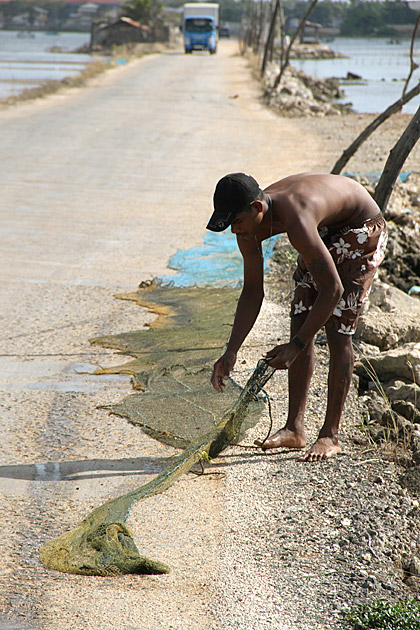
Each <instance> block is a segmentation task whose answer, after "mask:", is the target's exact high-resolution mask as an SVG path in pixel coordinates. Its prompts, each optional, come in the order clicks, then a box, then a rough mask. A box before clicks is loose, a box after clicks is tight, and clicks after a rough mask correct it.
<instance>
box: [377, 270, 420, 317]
mask: <svg viewBox="0 0 420 630" xmlns="http://www.w3.org/2000/svg"><path fill="white" fill-rule="evenodd" d="M372 306H376V307H378V308H379V309H380V310H381V311H382V312H386V313H401V312H407V313H411V314H418V315H420V300H418V299H417V298H414V297H410V296H409V295H408V294H407V293H405V292H404V291H401V289H398V288H397V287H395V286H393V285H391V284H388V283H387V282H383V281H382V280H380V279H379V278H376V280H375V282H374V283H373V285H372V290H371V292H370V294H369V300H368V305H367V308H366V312H367V311H368V310H369V309H370V308H371V307H372Z"/></svg>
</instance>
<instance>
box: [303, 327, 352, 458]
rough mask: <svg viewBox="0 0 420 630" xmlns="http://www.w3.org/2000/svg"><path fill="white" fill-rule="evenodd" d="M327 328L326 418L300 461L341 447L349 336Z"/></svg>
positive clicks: (328, 454) (349, 364)
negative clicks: (328, 360)
mask: <svg viewBox="0 0 420 630" xmlns="http://www.w3.org/2000/svg"><path fill="white" fill-rule="evenodd" d="M326 332H327V339H328V346H329V349H330V366H329V373H328V402H327V411H326V415H325V422H324V424H323V426H322V428H321V430H320V432H319V435H318V439H317V440H316V442H315V444H314V445H313V446H312V447H311V448H310V449H309V451H308V452H307V453H305V455H304V456H303V457H302V458H301V461H308V462H315V461H319V460H322V459H327V458H328V457H331V456H332V455H335V454H336V453H339V452H340V451H341V446H340V443H339V441H338V429H339V425H340V420H341V414H342V413H343V408H344V403H345V401H346V398H347V394H348V392H349V389H350V384H351V377H352V373H353V366H354V354H353V345H352V336H351V335H343V334H340V333H338V332H336V331H335V330H332V328H331V327H329V326H328V325H327V326H326Z"/></svg>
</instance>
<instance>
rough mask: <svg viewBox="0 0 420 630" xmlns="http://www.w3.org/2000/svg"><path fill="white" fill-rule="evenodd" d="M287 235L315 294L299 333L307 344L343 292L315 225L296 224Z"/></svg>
mask: <svg viewBox="0 0 420 630" xmlns="http://www.w3.org/2000/svg"><path fill="white" fill-rule="evenodd" d="M287 234H288V237H289V240H290V242H291V244H292V245H293V247H294V248H295V249H297V251H298V252H299V253H300V254H301V255H302V257H303V260H304V261H305V264H306V267H307V269H308V271H309V272H310V273H311V276H312V278H313V280H314V282H315V285H316V288H317V293H318V295H317V298H316V300H315V302H314V304H313V306H312V309H311V311H310V312H309V314H308V316H307V318H306V320H305V322H304V324H302V326H301V328H300V330H299V337H300V339H302V341H303V342H304V343H308V342H309V341H310V340H311V339H312V337H314V335H315V334H316V333H317V332H318V331H319V330H320V329H321V328H322V326H323V325H324V324H325V322H326V321H327V320H328V319H329V317H330V316H331V315H332V313H333V311H334V309H335V307H336V306H337V304H338V302H339V300H340V298H341V296H342V294H343V291H344V288H343V285H342V283H341V280H340V276H339V275H338V271H337V267H336V266H335V263H334V261H333V259H332V256H331V254H330V252H329V251H328V249H327V247H326V246H325V244H324V243H323V241H322V240H321V238H320V236H319V234H318V230H317V226H316V225H315V224H313V225H311V224H308V222H307V221H305V223H303V222H296V223H294V224H293V225H292V226H291V227H290V228H289V230H288V232H287Z"/></svg>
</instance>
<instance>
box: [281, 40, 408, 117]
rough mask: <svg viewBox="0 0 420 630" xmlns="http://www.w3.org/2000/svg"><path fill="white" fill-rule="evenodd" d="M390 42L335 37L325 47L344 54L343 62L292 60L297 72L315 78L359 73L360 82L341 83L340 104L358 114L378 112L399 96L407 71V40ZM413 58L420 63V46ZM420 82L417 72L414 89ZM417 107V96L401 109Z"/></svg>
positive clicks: (339, 60) (341, 77) (406, 109)
mask: <svg viewBox="0 0 420 630" xmlns="http://www.w3.org/2000/svg"><path fill="white" fill-rule="evenodd" d="M389 42H390V40H389V39H382V38H372V39H357V38H354V39H353V38H349V37H336V38H335V39H334V40H333V41H329V42H328V45H329V46H330V47H331V48H332V49H333V50H334V51H336V52H340V53H342V54H343V55H346V58H343V59H305V60H296V59H294V60H293V61H292V64H293V65H294V66H295V68H297V69H298V70H302V71H303V72H306V74H310V75H312V76H314V77H317V78H327V77H338V78H340V79H344V78H345V77H346V76H347V72H352V73H355V74H358V75H359V76H361V77H362V79H363V81H359V82H352V83H351V84H350V83H347V82H343V83H342V88H343V89H344V91H345V97H344V99H342V100H343V102H345V103H347V102H349V101H350V102H351V103H352V104H353V108H354V109H355V111H357V112H361V113H376V112H381V111H383V110H384V109H386V107H388V105H391V103H393V102H394V101H396V100H397V99H398V98H399V97H400V96H401V93H402V90H403V86H404V81H405V79H406V77H407V76H408V73H409V70H410V41H409V40H400V42H399V43H397V44H396V43H394V44H391V43H389ZM414 59H415V60H416V62H417V63H419V64H420V44H419V43H417V44H416V47H415V51H414ZM418 81H420V69H417V70H416V71H415V73H414V74H413V77H412V79H411V81H410V85H409V89H410V87H414V86H415V85H416V83H417V82H418ZM419 105H420V96H417V97H416V98H414V99H413V100H412V101H411V102H410V103H408V104H407V105H405V106H404V109H403V111H404V112H406V113H414V112H415V111H416V110H417V108H418V107H419Z"/></svg>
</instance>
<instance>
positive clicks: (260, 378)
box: [41, 286, 274, 575]
mask: <svg viewBox="0 0 420 630" xmlns="http://www.w3.org/2000/svg"><path fill="white" fill-rule="evenodd" d="M122 297H123V298H124V299H135V301H136V302H138V303H139V304H142V305H145V304H147V305H148V307H149V308H150V309H151V310H153V311H154V312H158V313H159V314H160V315H164V317H159V318H158V319H157V320H156V321H155V322H154V323H153V324H152V326H151V327H150V330H141V331H136V332H133V333H127V334H121V335H116V336H114V337H107V338H101V339H96V340H94V342H95V343H97V344H100V345H106V346H109V347H112V348H115V349H118V350H119V351H120V352H122V353H124V354H129V355H131V356H133V357H134V360H133V361H130V362H129V363H128V364H124V365H122V366H116V367H114V368H107V369H106V370H102V369H101V370H99V371H100V372H101V373H104V372H111V371H112V372H130V373H132V374H133V375H134V385H135V387H136V388H137V389H140V390H141V392H136V393H135V394H132V395H130V396H127V397H126V398H124V399H123V400H122V401H121V402H120V403H118V404H117V405H114V406H112V407H111V408H110V409H111V411H112V412H113V413H115V414H118V415H120V416H124V417H127V418H128V419H129V421H130V422H132V423H133V424H135V425H138V426H140V427H141V428H142V430H143V431H145V432H146V433H148V434H149V435H152V436H153V437H155V438H157V439H159V440H161V441H163V442H166V443H169V444H172V445H173V446H175V447H178V448H182V449H183V451H182V452H181V453H180V454H179V455H178V456H176V457H175V458H172V459H171V461H170V463H169V464H168V466H167V467H166V468H165V469H164V470H163V471H162V472H161V473H160V474H159V475H157V476H156V477H154V478H153V479H152V480H151V481H150V482H149V483H147V484H145V485H143V486H141V487H140V488H138V489H136V490H133V491H131V492H129V493H127V494H125V495H123V496H120V497H117V498H114V499H111V500H110V501H108V502H106V503H104V504H103V505H100V506H99V507H97V508H95V509H94V510H93V511H92V512H91V513H90V514H89V515H88V516H87V517H86V518H85V519H84V520H83V521H82V522H81V523H80V524H79V525H78V526H77V527H76V528H75V529H73V530H71V531H70V532H67V533H65V534H62V535H61V536H59V537H58V538H56V539H54V540H52V541H49V542H47V543H46V544H45V545H44V546H43V547H42V548H41V561H42V562H43V564H44V565H46V566H47V567H50V568H52V569H57V570H59V571H65V572H70V573H79V574H88V575H116V574H123V573H166V572H168V571H169V567H168V566H167V565H165V564H164V563H162V562H159V561H155V560H151V559H149V558H147V557H145V556H141V555H140V554H139V552H138V549H137V546H136V544H135V542H134V539H133V536H132V534H131V532H130V530H129V528H128V527H127V525H126V521H127V519H128V516H129V513H130V509H131V507H132V506H133V504H134V503H136V502H137V501H140V500H143V499H145V498H147V497H150V496H153V495H155V494H158V493H161V492H163V491H164V490H166V489H167V488H168V487H169V486H170V485H172V484H173V483H174V482H175V481H176V480H177V479H179V477H180V476H181V475H183V474H184V473H186V472H187V471H188V470H190V468H191V467H192V466H193V465H194V464H195V463H196V462H198V461H199V460H201V459H204V458H206V457H208V456H209V457H211V458H214V457H216V456H217V455H218V454H219V453H220V452H221V451H222V450H223V449H224V448H226V446H227V445H229V444H233V443H236V442H237V441H238V440H239V439H240V438H241V436H242V435H243V434H244V432H245V431H246V429H247V428H248V427H249V426H251V425H254V424H255V423H256V422H257V420H258V418H259V417H260V414H261V412H262V410H263V408H264V398H263V396H261V395H259V392H260V391H261V389H262V388H263V387H264V385H265V383H266V382H267V381H268V379H269V378H270V377H271V375H272V374H273V373H274V370H273V368H270V367H269V366H268V364H267V362H266V361H265V360H261V361H259V363H258V365H257V367H256V369H255V370H254V372H253V374H252V375H251V377H250V378H249V380H248V382H247V384H246V386H245V387H244V388H243V389H242V388H241V387H240V386H239V385H238V384H236V383H235V382H233V381H232V380H229V381H228V383H227V386H226V390H225V392H224V393H223V394H219V393H217V392H216V391H215V390H214V389H213V388H212V386H211V385H210V375H211V363H212V362H213V361H214V359H215V358H216V357H217V356H218V355H219V354H220V345H222V344H221V343H219V344H217V342H218V341H219V340H220V341H221V340H222V338H223V341H224V340H225V339H226V337H227V331H226V326H227V325H228V324H227V323H226V322H231V321H232V318H233V312H234V309H235V306H236V301H237V297H238V292H237V291H236V290H232V289H215V290H212V289H204V290H201V289H197V288H191V287H190V288H175V287H162V286H157V287H153V289H148V290H140V291H139V292H137V293H136V294H131V295H130V296H122ZM186 322H187V325H186ZM207 340H211V344H210V343H208V342H207Z"/></svg>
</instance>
